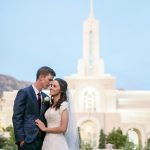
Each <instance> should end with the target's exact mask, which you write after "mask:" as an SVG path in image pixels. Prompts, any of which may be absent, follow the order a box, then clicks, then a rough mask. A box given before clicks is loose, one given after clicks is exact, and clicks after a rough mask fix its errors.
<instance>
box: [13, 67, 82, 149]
mask: <svg viewBox="0 0 150 150" xmlns="http://www.w3.org/2000/svg"><path fill="white" fill-rule="evenodd" d="M55 76H56V73H55V71H54V70H53V69H51V68H49V67H47V66H43V67H41V68H39V69H38V71H37V74H36V81H35V83H34V84H32V85H31V86H29V87H26V88H24V89H21V90H19V91H18V93H17V96H16V98H15V102H14V108H13V118H12V119H13V126H14V133H15V138H16V144H17V145H18V150H79V147H78V146H79V145H78V138H77V133H76V129H75V128H76V127H75V126H73V125H75V124H74V123H73V115H71V114H72V113H71V107H70V102H69V99H68V94H67V86H68V85H67V82H66V81H65V80H63V79H60V78H55V79H54V77H55ZM48 87H50V95H51V97H49V96H48V95H47V94H45V93H44V92H42V89H47V88H48Z"/></svg>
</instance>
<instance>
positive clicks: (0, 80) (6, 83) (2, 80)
mask: <svg viewBox="0 0 150 150" xmlns="http://www.w3.org/2000/svg"><path fill="white" fill-rule="evenodd" d="M30 84H32V82H28V81H19V80H17V79H15V78H14V77H11V76H8V75H4V74H0V92H3V91H12V90H18V89H21V88H24V87H26V86H28V85H30Z"/></svg>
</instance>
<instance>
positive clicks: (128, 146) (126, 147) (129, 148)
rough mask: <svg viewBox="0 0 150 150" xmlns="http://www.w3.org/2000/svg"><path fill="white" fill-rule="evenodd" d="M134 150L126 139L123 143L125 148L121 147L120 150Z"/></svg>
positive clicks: (131, 143)
mask: <svg viewBox="0 0 150 150" xmlns="http://www.w3.org/2000/svg"><path fill="white" fill-rule="evenodd" d="M135 148H136V145H135V144H134V143H133V142H131V141H129V138H128V137H127V139H126V142H125V147H123V148H122V149H121V150H134V149H135Z"/></svg>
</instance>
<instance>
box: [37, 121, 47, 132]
mask: <svg viewBox="0 0 150 150" xmlns="http://www.w3.org/2000/svg"><path fill="white" fill-rule="evenodd" d="M35 123H36V125H37V126H38V127H39V128H40V129H41V130H42V131H45V128H46V127H45V124H44V123H43V122H42V121H41V120H40V119H36V120H35Z"/></svg>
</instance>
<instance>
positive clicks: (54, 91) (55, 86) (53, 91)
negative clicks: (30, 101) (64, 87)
mask: <svg viewBox="0 0 150 150" xmlns="http://www.w3.org/2000/svg"><path fill="white" fill-rule="evenodd" d="M60 94H61V90H60V85H59V83H58V81H57V80H53V81H52V83H51V86H50V95H51V96H58V95H60Z"/></svg>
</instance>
